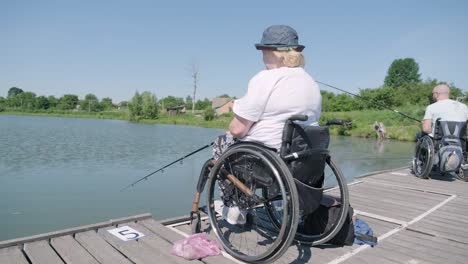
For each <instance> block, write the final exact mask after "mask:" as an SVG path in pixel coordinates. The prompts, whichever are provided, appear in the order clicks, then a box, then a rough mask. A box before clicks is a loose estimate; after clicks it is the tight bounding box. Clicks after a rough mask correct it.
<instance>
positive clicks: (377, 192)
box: [0, 169, 468, 264]
mask: <svg viewBox="0 0 468 264" xmlns="http://www.w3.org/2000/svg"><path fill="white" fill-rule="evenodd" d="M349 190H350V196H351V205H352V206H353V207H354V209H355V212H356V213H357V214H358V217H359V218H362V219H363V220H365V221H366V222H367V223H368V224H369V225H370V226H371V227H372V229H373V230H374V235H376V236H378V238H379V244H378V245H377V246H376V247H373V248H371V247H369V246H367V245H363V246H359V245H354V246H349V247H342V248H341V247H330V246H322V247H312V248H311V247H305V246H303V245H300V244H297V243H294V244H293V245H292V246H291V247H290V248H289V250H288V251H287V252H286V254H285V255H283V257H281V258H280V259H279V260H277V261H276V262H275V263H359V264H362V263H379V264H380V263H409V264H417V263H468V183H465V182H460V181H458V180H453V179H447V178H436V179H432V180H421V179H418V178H416V177H414V176H412V175H410V173H409V170H408V169H400V170H394V171H388V172H381V173H377V174H373V175H369V176H366V177H362V178H359V179H358V180H356V181H355V182H353V183H351V184H350V185H349ZM206 225H207V223H206V222H205V223H204V226H206ZM122 226H128V227H131V228H133V229H135V230H138V232H141V233H143V234H144V235H145V236H144V237H142V238H140V239H138V240H137V241H136V240H132V241H127V242H124V241H122V240H120V239H119V238H117V237H115V236H114V235H112V234H110V233H109V232H108V230H109V229H114V228H116V227H122ZM189 234H190V226H189V224H188V221H187V218H186V217H179V218H174V219H169V220H165V221H156V220H154V219H153V218H152V217H151V215H150V214H144V215H139V216H133V217H128V218H122V219H116V220H110V221H107V222H103V223H98V224H94V225H89V226H83V227H77V228H72V229H67V230H62V231H57V232H52V233H47V234H42V235H36V236H32V237H27V238H20V239H14V240H7V241H2V242H0V263H1V264H3V263H25V264H27V263H50V264H54V263H67V264H68V263H239V262H238V261H237V260H235V259H233V258H231V257H230V256H228V255H227V254H225V255H222V256H216V257H208V258H205V259H202V260H199V261H187V260H184V259H182V258H179V257H175V256H173V255H171V254H170V250H171V248H172V244H173V243H174V242H175V241H177V240H179V239H182V238H184V237H186V236H188V235H189Z"/></svg>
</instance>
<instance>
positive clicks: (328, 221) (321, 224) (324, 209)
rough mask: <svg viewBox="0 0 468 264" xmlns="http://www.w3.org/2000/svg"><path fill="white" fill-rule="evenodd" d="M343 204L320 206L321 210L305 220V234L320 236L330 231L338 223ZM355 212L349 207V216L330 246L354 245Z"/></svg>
mask: <svg viewBox="0 0 468 264" xmlns="http://www.w3.org/2000/svg"><path fill="white" fill-rule="evenodd" d="M340 209H341V204H339V205H335V206H330V207H328V206H325V205H322V204H321V205H320V206H319V208H318V209H317V210H316V211H315V212H313V213H311V214H309V215H308V216H307V217H306V218H305V220H304V221H305V224H304V230H301V232H304V233H306V234H320V233H323V232H325V231H326V230H329V229H330V228H331V225H332V224H334V223H336V222H337V221H338V217H339V215H340ZM353 214H354V210H353V208H352V207H351V206H349V210H348V216H347V217H346V220H345V222H344V224H343V226H342V227H341V229H340V231H338V233H337V234H336V235H335V236H334V237H333V238H332V239H331V240H330V241H328V244H332V245H336V246H351V245H352V244H353V243H354V223H353Z"/></svg>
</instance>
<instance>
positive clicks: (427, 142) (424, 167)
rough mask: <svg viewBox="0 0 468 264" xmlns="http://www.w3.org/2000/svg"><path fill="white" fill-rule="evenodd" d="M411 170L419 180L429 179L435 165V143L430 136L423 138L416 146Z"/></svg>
mask: <svg viewBox="0 0 468 264" xmlns="http://www.w3.org/2000/svg"><path fill="white" fill-rule="evenodd" d="M415 153H416V154H415V157H414V158H413V163H412V167H411V170H412V172H413V173H414V175H416V176H417V177H419V178H422V179H429V174H430V173H431V170H432V166H433V165H434V155H435V153H434V143H433V142H432V139H431V138H430V137H429V136H424V137H422V138H421V139H420V140H419V142H418V143H417V144H416V151H415Z"/></svg>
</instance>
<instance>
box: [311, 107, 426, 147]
mask: <svg viewBox="0 0 468 264" xmlns="http://www.w3.org/2000/svg"><path fill="white" fill-rule="evenodd" d="M400 111H401V112H403V113H405V114H407V115H409V116H411V117H414V118H416V119H422V117H423V115H424V108H421V107H419V108H417V107H407V108H405V109H400ZM335 118H337V119H344V120H347V121H351V124H352V127H351V128H345V127H333V128H332V129H331V131H332V134H335V135H344V136H355V137H377V134H376V132H375V131H374V127H373V124H374V122H375V121H378V122H382V123H383V124H384V125H385V127H386V129H387V138H390V139H397V140H402V141H415V140H416V137H415V135H416V132H418V131H420V130H421V124H420V123H418V122H416V121H414V120H411V119H409V118H406V117H404V116H402V115H400V114H398V113H395V112H392V111H389V110H366V111H352V112H326V113H323V114H322V117H321V119H320V123H321V124H324V123H326V121H327V120H330V119H335Z"/></svg>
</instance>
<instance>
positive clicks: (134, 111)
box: [128, 91, 142, 121]
mask: <svg viewBox="0 0 468 264" xmlns="http://www.w3.org/2000/svg"><path fill="white" fill-rule="evenodd" d="M128 110H129V111H130V120H132V121H138V120H139V119H140V118H141V116H142V98H141V95H140V93H138V91H136V92H135V95H134V96H133V97H132V100H130V102H129V103H128Z"/></svg>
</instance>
